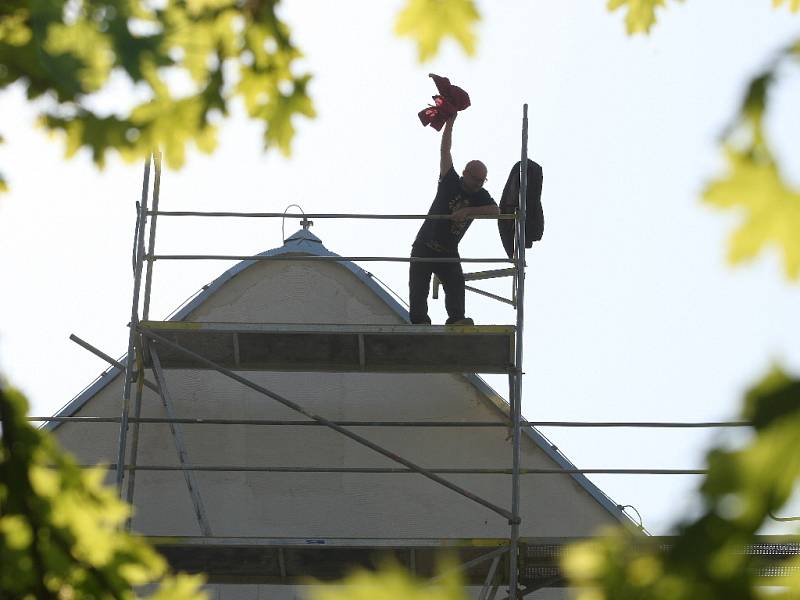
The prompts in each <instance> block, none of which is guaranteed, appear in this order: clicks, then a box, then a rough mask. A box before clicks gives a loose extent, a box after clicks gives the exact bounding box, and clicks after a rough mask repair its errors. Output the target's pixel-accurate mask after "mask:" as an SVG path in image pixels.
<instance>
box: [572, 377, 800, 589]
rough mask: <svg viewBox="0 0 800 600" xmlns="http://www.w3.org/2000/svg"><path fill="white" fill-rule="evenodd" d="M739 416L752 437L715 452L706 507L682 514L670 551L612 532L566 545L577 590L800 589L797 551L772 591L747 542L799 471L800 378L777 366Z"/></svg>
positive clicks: (778, 505)
mask: <svg viewBox="0 0 800 600" xmlns="http://www.w3.org/2000/svg"><path fill="white" fill-rule="evenodd" d="M742 416H743V417H744V418H745V419H747V420H748V421H750V422H751V423H752V426H753V434H754V435H753V438H752V441H750V443H748V444H747V445H745V446H744V447H742V448H740V449H735V450H725V449H714V450H712V451H711V452H710V453H709V454H708V456H707V463H708V470H709V472H708V475H707V476H706V478H705V480H704V482H703V484H702V486H701V488H700V493H701V497H702V501H703V512H702V514H701V515H700V516H699V517H698V518H697V519H695V520H692V521H688V522H685V523H681V524H679V526H678V528H677V537H676V538H675V541H674V544H673V545H672V547H671V548H670V549H669V550H668V551H666V552H659V551H658V548H657V547H655V545H648V544H647V543H646V541H645V542H644V543H643V541H642V539H641V538H639V539H635V538H632V537H631V536H630V535H629V534H626V533H624V532H610V533H608V534H606V535H604V536H600V537H598V538H596V539H594V540H592V541H589V542H584V543H581V544H577V545H574V546H572V547H571V548H570V549H569V550H568V551H567V552H566V553H565V556H564V559H563V563H562V566H563V568H564V570H565V572H566V573H567V575H568V576H569V578H570V580H571V583H572V584H573V585H575V586H578V591H577V600H605V599H611V598H613V599H614V600H634V599H636V600H638V599H644V598H647V599H648V600H705V599H708V600H711V599H715V600H716V599H725V600H751V599H752V600H755V599H757V598H758V599H761V598H765V597H767V596H768V597H769V598H773V599H775V600H784V599H787V600H788V599H789V598H798V597H800V560H798V559H792V560H791V561H788V562H787V563H786V564H787V565H794V566H797V567H798V569H797V572H796V573H795V574H793V575H790V576H786V577H785V578H777V577H776V578H771V579H770V580H769V582H768V583H769V585H770V586H774V587H773V588H772V589H771V590H770V591H769V593H767V592H766V591H765V589H764V584H765V581H764V580H763V579H760V578H759V577H758V576H757V572H756V570H757V569H758V567H759V566H760V565H763V564H765V563H764V562H763V557H759V556H754V555H752V554H745V553H744V552H742V551H741V550H742V547H743V546H745V545H746V544H749V543H752V541H753V536H754V535H755V534H756V533H757V532H758V530H759V529H760V528H761V527H762V525H763V524H764V522H765V521H766V520H767V518H768V517H769V515H770V514H771V513H774V512H777V511H778V510H779V509H780V508H781V507H782V506H783V505H784V504H785V503H786V501H787V500H788V499H789V497H790V495H791V493H792V491H793V489H794V488H795V484H796V482H797V481H798V480H799V479H800V435H798V431H800V380H792V379H790V378H789V377H788V376H787V375H786V374H785V373H783V372H782V371H780V370H779V369H777V368H776V369H773V371H772V372H771V373H770V374H769V375H767V377H765V378H764V380H763V381H761V382H760V383H759V384H758V385H756V386H755V387H754V388H753V389H751V390H750V391H749V393H748V394H747V397H746V402H745V408H744V414H743V415H742ZM769 564H774V563H769Z"/></svg>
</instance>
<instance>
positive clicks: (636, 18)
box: [607, 0, 666, 35]
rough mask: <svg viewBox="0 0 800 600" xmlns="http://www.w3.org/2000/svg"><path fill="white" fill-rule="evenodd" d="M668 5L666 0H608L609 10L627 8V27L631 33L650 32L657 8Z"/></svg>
mask: <svg viewBox="0 0 800 600" xmlns="http://www.w3.org/2000/svg"><path fill="white" fill-rule="evenodd" d="M663 6H666V0H608V5H607V7H608V10H610V11H615V10H617V9H618V8H625V9H627V12H626V14H625V28H626V29H627V31H628V34H629V35H633V34H635V33H649V32H650V29H651V28H652V27H653V25H655V22H656V8H658V7H663Z"/></svg>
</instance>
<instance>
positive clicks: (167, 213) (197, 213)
mask: <svg viewBox="0 0 800 600" xmlns="http://www.w3.org/2000/svg"><path fill="white" fill-rule="evenodd" d="M147 214H148V215H158V216H163V217H257V218H265V217H266V218H269V217H274V218H287V219H378V220H381V219H383V220H406V219H407V220H418V219H425V220H426V221H436V220H439V221H447V220H450V219H451V216H450V215H378V214H369V213H309V214H307V215H304V214H302V213H286V214H284V213H275V212H232V211H202V210H149V211H147ZM469 218H470V219H490V220H497V221H513V220H514V215H509V214H497V215H474V216H472V217H469Z"/></svg>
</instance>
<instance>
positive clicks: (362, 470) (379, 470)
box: [81, 464, 708, 475]
mask: <svg viewBox="0 0 800 600" xmlns="http://www.w3.org/2000/svg"><path fill="white" fill-rule="evenodd" d="M94 466H95V465H81V467H82V468H92V467H94ZM108 466H109V468H111V469H116V468H117V467H116V465H115V464H112V465H108ZM125 470H126V471H184V470H186V471H206V472H225V473H228V472H231V473H237V472H245V473H355V474H362V475H413V474H418V473H419V471H415V470H414V469H405V468H400V467H241V466H235V465H186V466H181V465H126V466H125ZM425 471H426V472H427V473H436V474H440V475H512V474H513V470H512V469H466V468H463V469H462V468H452V469H425ZM519 473H520V475H574V474H579V473H580V474H583V475H705V474H706V473H708V470H707V469H520V470H519Z"/></svg>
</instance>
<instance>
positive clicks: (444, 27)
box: [395, 0, 481, 62]
mask: <svg viewBox="0 0 800 600" xmlns="http://www.w3.org/2000/svg"><path fill="white" fill-rule="evenodd" d="M480 19H481V16H480V13H479V12H478V9H477V8H476V6H475V2H474V0H447V1H444V2H443V1H442V0H408V4H407V5H406V7H405V8H404V9H403V10H402V11H401V12H400V13H399V14H398V15H397V20H396V21H395V33H396V34H397V35H399V36H408V37H410V38H412V39H413V40H414V41H415V42H416V44H417V55H418V58H419V61H420V62H425V61H426V60H430V59H432V58H434V57H435V56H436V55H437V54H438V53H439V46H440V45H441V43H442V41H443V40H444V39H446V38H448V37H450V38H453V39H454V40H455V41H456V42H457V43H458V44H459V45H460V46H461V48H462V49H463V50H464V52H466V53H467V54H468V55H469V56H472V55H474V54H475V47H476V34H475V26H476V24H477V23H478V22H479V21H480Z"/></svg>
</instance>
